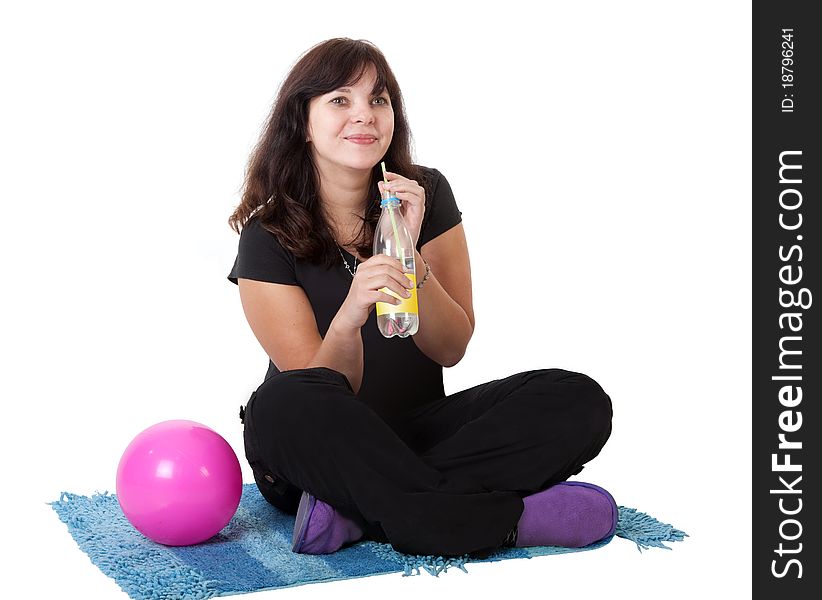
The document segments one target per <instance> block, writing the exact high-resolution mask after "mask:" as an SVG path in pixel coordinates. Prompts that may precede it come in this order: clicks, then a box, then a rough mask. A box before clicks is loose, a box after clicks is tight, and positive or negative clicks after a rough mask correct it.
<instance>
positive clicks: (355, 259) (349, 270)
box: [337, 244, 357, 278]
mask: <svg viewBox="0 0 822 600" xmlns="http://www.w3.org/2000/svg"><path fill="white" fill-rule="evenodd" d="M337 252H339V253H340V258H342V259H343V264H344V265H345V270H346V271H348V272H349V273H351V277H352V278H353V277H354V275H355V274H356V273H357V257H356V256H355V257H354V270H353V271H352V270H351V267H349V266H348V261H347V260H345V256H343V253H342V250H341V249H340V246H339V244H337Z"/></svg>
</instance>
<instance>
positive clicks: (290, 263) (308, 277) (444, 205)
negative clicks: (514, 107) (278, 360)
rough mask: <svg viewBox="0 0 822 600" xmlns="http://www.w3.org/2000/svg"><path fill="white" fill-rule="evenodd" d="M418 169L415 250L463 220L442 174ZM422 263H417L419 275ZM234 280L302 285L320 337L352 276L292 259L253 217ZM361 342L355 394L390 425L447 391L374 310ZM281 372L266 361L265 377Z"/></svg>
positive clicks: (409, 341) (426, 361)
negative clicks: (420, 206) (422, 176)
mask: <svg viewBox="0 0 822 600" xmlns="http://www.w3.org/2000/svg"><path fill="white" fill-rule="evenodd" d="M422 168H423V170H424V171H425V172H426V175H427V177H428V178H429V181H431V182H432V184H431V186H430V187H429V186H426V189H427V191H428V193H426V203H425V204H426V205H425V215H424V217H423V223H422V227H421V230H420V238H419V241H418V243H417V250H419V249H420V248H422V246H423V245H425V244H426V243H427V242H429V241H431V240H432V239H434V238H435V237H437V236H439V235H440V234H442V233H444V232H446V231H448V230H449V229H451V228H452V227H454V226H456V225H458V224H459V223H460V222H461V221H462V212H460V210H459V209H458V208H457V204H456V201H455V200H454V194H453V192H452V191H451V186H450V185H449V184H448V181H447V180H446V179H445V177H444V176H443V175H442V174H441V173H440V172H439V171H437V170H436V169H430V168H427V167H422ZM343 254H344V255H345V258H346V260H347V261H348V263H349V265H352V266H353V265H354V256H353V255H352V254H349V253H348V252H346V251H345V250H343ZM420 267H421V265H417V273H420V277H421V276H422V275H421V272H420ZM238 278H242V279H254V280H256V281H267V282H271V283H283V284H288V285H298V286H300V287H302V288H303V290H304V291H305V293H306V295H307V296H308V300H309V302H310V303H311V307H312V309H313V310H314V317H315V318H316V320H317V327H318V329H319V332H320V336H321V337H323V338H324V337H325V334H326V332H327V331H328V327H329V326H330V325H331V321H332V320H333V319H334V316H335V315H336V314H337V311H338V310H339V309H340V306H341V305H342V303H343V301H344V300H345V298H346V296H347V295H348V291H349V289H350V288H351V279H352V277H351V274H350V273H349V272H348V271H347V270H346V268H345V266H344V265H343V263H342V260H340V261H339V263H338V264H337V266H335V267H332V268H330V269H328V268H326V267H324V266H323V265H321V264H314V263H310V262H307V261H306V260H303V259H298V258H296V257H295V256H294V255H293V254H292V253H291V252H289V251H288V250H286V249H285V248H283V247H282V245H281V244H280V243H279V241H278V240H277V238H276V236H274V235H273V234H272V233H271V232H269V231H266V230H265V229H264V228H263V227H262V225H260V222H259V220H258V219H257V218H254V217H252V218H251V219H249V220H248V222H247V223H246V225H245V227H243V229H242V231H241V234H240V242H239V248H238V251H237V258H236V260H235V261H234V267H233V268H232V269H231V273H230V274H229V275H228V279H229V281H231V282H232V283H235V284H236V283H237V279H238ZM421 325H422V324H421ZM362 343H363V377H362V385H361V386H360V389H359V392H358V393H357V397H358V398H359V399H360V400H362V401H363V402H365V403H366V404H367V405H368V406H370V407H371V408H372V409H373V410H374V411H375V412H376V413H377V414H378V415H380V416H381V417H382V418H383V419H384V420H386V421H387V422H388V423H389V424H391V423H392V422H393V421H394V419H395V418H396V417H398V416H400V415H402V414H403V413H404V412H406V411H408V410H411V409H413V408H415V407H417V406H419V405H421V404H425V403H426V402H431V401H433V400H437V399H439V398H442V397H443V396H444V395H445V392H444V389H443V385H442V366H441V365H439V364H437V363H436V362H434V361H433V360H431V359H430V358H428V357H427V356H425V354H423V353H422V352H421V351H420V350H419V349H418V348H417V345H416V344H415V343H414V340H413V336H409V337H407V338H399V337H396V336H395V337H392V338H385V337H383V335H382V334H381V333H380V331H379V329H378V328H377V311H376V310H372V311H371V313H370V314H369V316H368V320H367V321H366V322H365V325H363V327H362ZM279 372H280V371H279V369H277V366H276V365H275V364H274V363H273V362H272V361H271V360H269V364H268V371H267V373H266V375H265V379H268V378H269V377H271V376H273V375H275V374H277V373H279ZM398 383H399V385H398Z"/></svg>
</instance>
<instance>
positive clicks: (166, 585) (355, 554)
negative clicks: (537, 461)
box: [51, 483, 687, 600]
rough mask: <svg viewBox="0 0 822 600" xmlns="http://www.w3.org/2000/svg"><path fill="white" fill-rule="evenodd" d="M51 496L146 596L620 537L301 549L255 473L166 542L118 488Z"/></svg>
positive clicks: (656, 541)
mask: <svg viewBox="0 0 822 600" xmlns="http://www.w3.org/2000/svg"><path fill="white" fill-rule="evenodd" d="M51 506H52V507H53V508H54V510H55V511H56V512H57V514H58V516H59V517H60V520H61V521H63V522H64V523H65V524H66V525H67V526H68V529H69V533H71V535H72V537H73V538H74V540H75V541H76V542H77V544H78V545H79V546H80V549H81V550H83V552H85V553H86V554H88V556H89V558H90V559H91V562H93V563H94V564H95V565H97V566H98V567H99V568H100V570H101V571H102V572H103V573H105V574H106V575H108V576H109V577H112V578H113V579H114V580H115V581H116V582H117V584H118V585H119V586H120V587H121V588H122V589H123V591H124V592H126V593H127V594H128V595H129V596H130V597H131V598H135V599H136V600H148V599H151V598H186V599H188V600H195V599H197V600H199V599H200V598H213V597H215V596H230V595H233V594H242V593H247V592H254V591H259V590H269V589H275V588H282V587H292V586H298V585H303V584H306V583H316V582H320V581H334V580H337V579H349V578H353V577H367V576H369V575H378V574H382V573H395V572H402V574H403V576H408V575H419V574H420V569H423V570H425V571H427V572H428V573H430V574H431V575H435V576H438V575H439V574H440V573H441V572H442V571H447V570H448V568H449V567H456V568H459V569H461V570H462V571H465V572H466V573H467V572H468V571H467V570H466V568H465V564H466V563H468V562H490V561H498V560H505V559H508V558H531V557H534V556H544V555H546V554H560V553H563V552H580V551H584V550H594V549H595V548H600V547H601V546H604V545H605V544H607V543H609V542H610V541H611V539H612V537H611V538H606V539H604V540H601V541H599V542H597V543H595V544H591V545H590V546H586V547H585V548H560V547H549V546H539V547H533V548H502V549H500V550H499V551H497V552H496V553H494V554H491V555H489V556H487V557H485V558H482V559H475V558H472V557H471V556H470V555H465V556H462V557H457V558H455V557H449V558H443V557H438V556H412V555H407V554H400V553H399V552H396V551H395V550H394V549H393V548H392V547H391V545H390V544H381V543H377V542H373V541H364V542H360V543H357V544H354V545H351V546H348V547H346V548H344V549H342V550H339V551H337V552H335V553H333V554H326V555H321V556H310V555H305V554H295V553H293V552H291V532H292V530H293V528H294V517H293V516H291V515H288V514H286V513H284V512H282V511H280V510H278V509H277V508H275V507H273V506H271V505H270V504H269V503H268V502H266V501H265V499H264V498H263V497H262V495H260V492H259V490H258V489H257V487H256V486H255V485H254V484H253V483H251V484H245V485H244V486H243V495H242V499H241V501H240V506H239V508H238V509H237V512H236V514H235V515H234V517H233V518H232V520H231V522H230V523H229V524H228V525H227V526H226V527H225V528H224V529H223V530H222V531H221V532H220V533H218V534H217V535H216V536H214V537H212V538H211V539H210V540H208V541H206V542H204V543H202V544H198V545H196V546H187V547H170V546H163V545H161V544H157V543H155V542H152V541H151V540H149V539H147V538H145V537H144V536H143V535H142V534H141V533H139V532H138V531H137V530H136V529H134V528H133V527H132V526H131V524H130V523H129V522H128V521H127V520H126V518H125V516H124V515H123V512H122V510H121V509H120V504H119V503H118V502H117V497H116V496H115V495H113V494H109V493H103V494H94V496H92V497H88V496H79V495H76V494H70V493H67V492H63V493H62V494H61V495H60V499H59V500H57V501H55V502H52V503H51ZM616 535H617V536H619V537H622V538H626V539H628V540H631V541H632V542H634V543H636V545H637V548H639V549H642V548H648V547H650V546H655V547H659V548H666V549H667V546H665V545H664V543H663V542H672V541H681V540H682V539H683V538H684V537H685V536H686V535H687V534H686V533H684V532H682V531H679V530H678V529H675V528H673V527H672V526H670V525H666V524H664V523H660V522H659V521H657V520H656V519H654V518H653V517H650V516H648V515H646V514H644V513H641V512H638V511H636V510H635V509H633V508H625V507H624V506H620V507H619V524H618V526H617V530H616Z"/></svg>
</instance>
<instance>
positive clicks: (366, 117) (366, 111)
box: [351, 104, 374, 123]
mask: <svg viewBox="0 0 822 600" xmlns="http://www.w3.org/2000/svg"><path fill="white" fill-rule="evenodd" d="M351 121H352V122H354V123H373V122H374V109H373V108H372V107H371V105H370V104H366V105H362V104H360V105H357V106H355V107H354V109H353V110H352V111H351Z"/></svg>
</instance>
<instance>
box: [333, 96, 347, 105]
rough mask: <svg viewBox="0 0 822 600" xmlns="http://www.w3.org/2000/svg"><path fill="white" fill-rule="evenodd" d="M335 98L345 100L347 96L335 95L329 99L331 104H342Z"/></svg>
mask: <svg viewBox="0 0 822 600" xmlns="http://www.w3.org/2000/svg"><path fill="white" fill-rule="evenodd" d="M337 100H342V101H344V102H347V101H348V98H346V97H345V96H337V97H336V98H332V99H331V104H342V103H341V102H337Z"/></svg>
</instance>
